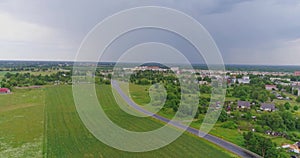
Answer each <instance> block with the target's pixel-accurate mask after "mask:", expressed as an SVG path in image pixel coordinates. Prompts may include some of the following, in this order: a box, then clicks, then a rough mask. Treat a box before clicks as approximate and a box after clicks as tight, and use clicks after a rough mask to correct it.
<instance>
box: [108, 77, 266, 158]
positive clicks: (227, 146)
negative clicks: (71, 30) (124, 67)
mask: <svg viewBox="0 0 300 158" xmlns="http://www.w3.org/2000/svg"><path fill="white" fill-rule="evenodd" d="M112 86H113V87H114V88H115V89H116V90H117V92H118V93H119V94H120V96H121V97H122V98H123V99H124V100H125V101H126V102H127V104H128V105H130V106H132V107H133V108H134V109H136V110H137V111H139V112H142V113H144V114H147V115H150V116H151V117H153V118H155V119H158V120H160V121H163V122H165V123H169V124H171V125H173V126H175V127H177V128H180V129H186V131H187V132H189V133H192V134H194V135H196V136H198V137H200V136H199V132H200V133H202V132H201V131H200V130H197V129H195V128H192V127H187V126H186V125H183V124H180V123H179V122H174V121H171V120H169V119H167V118H164V117H162V116H159V115H157V114H154V113H151V112H149V111H147V110H145V109H143V108H142V107H140V106H139V105H137V104H135V103H134V102H133V101H132V100H131V99H130V98H129V97H128V96H127V95H126V94H125V93H124V92H123V91H122V90H121V88H120V86H119V85H118V83H117V82H116V81H112ZM202 138H204V139H206V140H208V141H210V142H212V143H214V144H216V145H218V146H220V147H222V148H224V149H227V150H228V151H231V152H232V153H235V154H237V155H238V156H240V157H245V158H253V157H255V158H256V157H261V156H259V155H257V154H255V153H252V152H251V151H248V150H246V149H244V148H241V147H239V146H237V145H235V144H232V143H230V142H228V141H226V140H223V139H220V138H218V137H215V136H212V135H210V134H206V135H205V136H204V137H202Z"/></svg>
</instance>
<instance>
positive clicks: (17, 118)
mask: <svg viewBox="0 0 300 158" xmlns="http://www.w3.org/2000/svg"><path fill="white" fill-rule="evenodd" d="M44 94H45V93H44V90H43V89H24V90H18V91H15V92H13V93H12V94H5V95H0V157H3V158H4V157H25V158H26V157H42V151H43V138H44V107H45V106H44V105H45V104H44V102H45V95H44Z"/></svg>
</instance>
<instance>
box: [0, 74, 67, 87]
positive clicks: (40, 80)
mask: <svg viewBox="0 0 300 158" xmlns="http://www.w3.org/2000/svg"><path fill="white" fill-rule="evenodd" d="M56 81H59V82H63V83H68V82H70V81H71V72H57V73H54V74H50V75H45V76H42V75H32V74H30V73H9V72H8V73H6V74H5V75H4V78H3V79H2V81H1V85H2V87H6V88H10V89H11V88H12V87H24V86H32V85H45V84H47V83H51V82H56Z"/></svg>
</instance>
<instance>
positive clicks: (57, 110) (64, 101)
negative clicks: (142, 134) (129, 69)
mask: <svg viewBox="0 0 300 158" xmlns="http://www.w3.org/2000/svg"><path fill="white" fill-rule="evenodd" d="M96 88H97V91H98V94H97V95H98V98H99V100H100V103H101V105H102V108H103V109H104V111H105V112H106V114H107V115H108V117H109V118H110V119H111V120H112V121H113V122H115V123H116V124H118V125H120V126H121V127H123V128H126V129H129V130H132V131H148V130H153V129H156V128H159V127H161V126H162V123H160V122H158V121H155V120H152V119H150V118H137V117H134V116H131V115H129V114H127V113H125V112H123V111H122V110H121V109H120V108H119V107H118V106H117V104H116V103H115V101H114V97H113V95H112V93H111V89H110V86H107V85H101V86H97V87H96ZM46 92H47V94H46V96H47V97H46V118H47V123H46V131H45V133H46V135H47V139H45V147H44V151H45V156H47V157H110V158H111V157H216V158H217V157H220V158H226V157H234V155H233V154H230V153H228V152H227V151H224V149H221V148H219V147H217V146H215V145H213V144H211V143H209V142H207V141H205V140H203V139H200V138H197V137H195V136H193V135H191V134H188V133H185V134H184V135H182V136H181V137H180V138H179V139H177V140H176V141H175V142H173V143H171V144H170V145H168V146H166V147H164V148H162V149H158V150H155V151H150V152H146V153H131V152H124V151H119V150H117V149H114V148H111V147H109V146H107V145H105V144H103V143H101V142H100V141H98V140H97V139H95V138H94V137H93V136H92V135H91V134H90V133H89V132H88V131H87V129H86V128H85V127H84V125H83V124H82V122H81V120H80V118H79V116H78V114H77V112H76V109H75V106H74V102H73V97H72V92H71V87H70V86H60V87H49V88H47V91H46Z"/></svg>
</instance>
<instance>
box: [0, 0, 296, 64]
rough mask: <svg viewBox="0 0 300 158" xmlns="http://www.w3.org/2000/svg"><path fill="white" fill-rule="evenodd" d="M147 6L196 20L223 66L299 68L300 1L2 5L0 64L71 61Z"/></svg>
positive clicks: (77, 0)
mask: <svg viewBox="0 0 300 158" xmlns="http://www.w3.org/2000/svg"><path fill="white" fill-rule="evenodd" d="M147 5H151V6H164V7H169V8H173V9H177V10H179V11H182V12H185V13H186V14H188V15H190V16H192V17H193V18H195V19H196V20H198V21H199V22H200V23H201V24H202V25H203V26H204V27H205V28H206V29H207V30H208V31H209V33H210V34H211V35H212V37H213V39H214V40H215V42H216V44H217V45H218V47H219V49H220V51H221V54H222V56H223V59H224V62H225V63H227V64H268V65H270V64H272V65H278V64H280V65H300V1H299V0H253V1H252V0H189V1H185V0H163V1H162V0H91V1H84V0H72V1H71V0H1V1H0V59H2V60H7V59H8V60H15V59H18V60H74V59H75V56H76V52H77V50H78V48H79V45H80V43H81V41H82V40H83V38H84V37H85V36H86V35H87V33H88V32H89V31H90V30H91V29H92V28H93V27H94V26H95V25H96V24H97V23H99V22H101V21H102V20H103V19H104V18H106V17H108V16H110V15H112V14H114V13H116V12H118V11H121V10H124V9H129V8H132V7H138V6H147ZM148 31H149V30H148ZM146 32H147V30H146ZM150 32H151V31H150ZM154 32H155V31H154ZM152 33H153V32H151V34H152ZM151 34H147V33H145V30H144V32H140V33H136V37H133V38H129V37H130V36H133V35H134V33H133V34H132V35H128V38H126V40H123V42H122V40H119V43H123V44H116V46H115V47H117V48H114V49H111V51H113V50H114V51H117V50H119V51H120V50H125V48H124V46H128V44H131V45H134V43H135V41H137V40H138V41H145V42H146V41H147V40H148V41H152V42H153V41H154V40H155V39H154V38H151V37H148V36H149V35H151ZM157 34H160V36H161V37H159V38H158V39H157V40H158V41H157V42H163V41H171V42H169V43H168V42H166V43H168V44H172V43H173V44H175V45H177V46H178V47H179V48H178V49H179V50H180V51H181V52H184V53H185V55H186V56H191V58H193V57H192V56H193V55H191V54H193V53H191V52H192V51H193V49H192V48H189V46H185V45H188V44H184V42H182V40H181V39H180V38H178V37H173V36H172V35H169V34H168V33H165V34H164V35H162V34H161V33H159V31H157ZM142 35H143V36H142ZM147 35H148V36H147ZM164 38H165V39H166V40H161V39H164ZM172 41H173V42H172ZM124 42H125V43H126V42H127V43H126V44H124ZM135 44H137V43H135ZM118 47H122V48H118ZM189 53H191V54H189ZM108 56H109V55H108ZM199 61H200V60H199ZM193 62H197V61H193Z"/></svg>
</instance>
